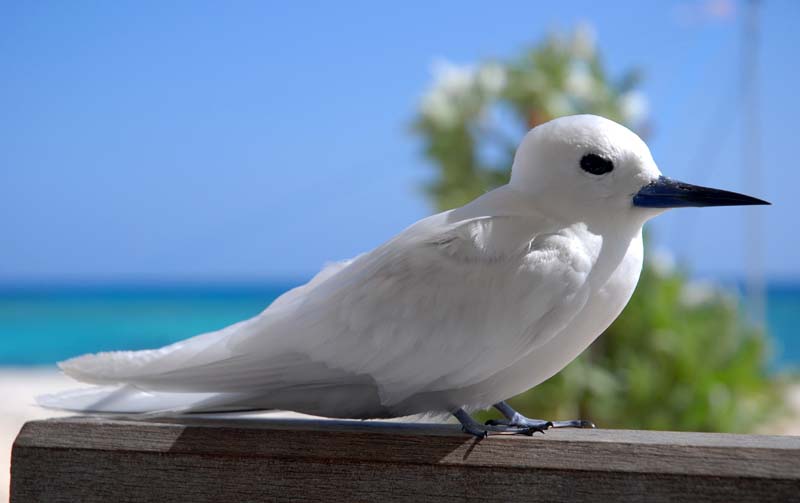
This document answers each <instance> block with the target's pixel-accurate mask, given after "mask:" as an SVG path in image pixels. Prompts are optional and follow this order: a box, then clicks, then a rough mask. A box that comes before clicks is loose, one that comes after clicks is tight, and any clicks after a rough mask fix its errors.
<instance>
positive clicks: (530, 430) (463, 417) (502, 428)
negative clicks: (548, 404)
mask: <svg viewBox="0 0 800 503" xmlns="http://www.w3.org/2000/svg"><path fill="white" fill-rule="evenodd" d="M453 415H454V416H455V417H456V419H458V421H459V422H460V423H461V431H463V432H464V433H469V434H470V435H473V436H475V437H476V438H478V439H479V440H481V439H484V438H486V437H488V436H489V435H497V434H499V435H527V436H529V437H530V436H532V435H533V434H534V433H536V432H541V433H544V429H542V428H537V427H527V426H511V425H506V424H481V423H479V422H478V421H476V420H475V419H473V418H472V416H470V415H469V414H467V413H466V411H465V410H464V409H458V410H456V411H455V412H453Z"/></svg>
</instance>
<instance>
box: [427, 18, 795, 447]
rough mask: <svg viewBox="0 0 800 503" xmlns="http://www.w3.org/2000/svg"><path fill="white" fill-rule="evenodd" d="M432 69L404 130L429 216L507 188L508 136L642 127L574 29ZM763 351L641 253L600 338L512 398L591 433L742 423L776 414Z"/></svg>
mask: <svg viewBox="0 0 800 503" xmlns="http://www.w3.org/2000/svg"><path fill="white" fill-rule="evenodd" d="M435 73H436V74H437V79H436V81H435V83H434V85H433V86H432V88H431V89H430V90H429V91H428V93H427V94H426V95H425V96H424V98H423V100H422V103H421V107H420V111H419V114H418V117H417V118H416V120H415V122H414V130H415V132H416V133H418V134H419V135H420V136H421V137H422V139H423V142H424V148H425V154H426V156H427V157H428V158H429V159H430V160H431V161H432V162H433V164H434V166H435V167H436V169H437V174H438V176H437V177H436V178H435V179H434V180H433V182H431V183H430V184H429V185H428V187H427V192H428V194H429V195H430V196H431V198H432V200H433V202H434V203H435V205H436V206H437V208H438V209H439V210H445V209H449V208H453V207H455V206H460V205H462V204H464V203H466V202H467V201H469V200H471V199H473V198H475V197H477V196H479V195H480V194H482V193H484V192H486V191H487V190H490V189H492V188H494V187H496V186H498V185H501V184H504V183H506V182H507V181H508V178H509V173H510V167H511V163H512V159H513V154H514V149H515V148H516V145H517V144H518V143H519V140H520V139H521V138H522V136H523V135H524V133H525V132H526V131H527V130H528V129H530V128H531V127H534V126H536V125H537V124H540V123H542V122H545V121H547V120H550V119H551V118H554V117H558V116H562V115H570V114H576V113H592V114H597V115H602V116H605V117H608V118H610V119H612V120H615V121H617V122H620V123H622V124H625V125H627V126H629V127H631V128H633V129H634V130H637V131H638V132H639V133H640V134H642V133H643V130H644V129H645V125H646V124H645V115H646V102H645V100H644V98H643V96H642V95H641V94H640V93H639V92H638V91H636V87H637V85H638V83H639V80H640V79H639V75H638V73H637V72H636V71H630V72H627V73H626V74H625V75H623V76H622V78H620V79H611V78H610V77H609V76H608V75H607V73H606V71H605V69H604V66H603V63H602V60H601V58H600V55H599V54H598V53H597V51H596V50H595V47H594V40H593V36H592V33H591V31H590V30H589V29H588V28H586V27H583V28H579V29H578V30H576V31H575V33H573V34H572V35H571V36H569V37H564V36H559V35H551V36H549V37H547V38H546V39H545V40H544V41H543V42H542V43H541V44H539V45H538V46H536V47H534V48H532V49H530V50H528V51H526V52H524V53H523V54H522V55H521V56H520V57H519V58H517V59H513V60H511V61H508V62H501V61H489V62H486V63H483V64H481V65H477V66H474V67H464V66H456V65H453V64H451V63H447V62H439V63H437V64H436V66H435ZM767 346H768V345H767V341H766V338H765V335H764V334H762V333H761V332H760V331H758V330H755V329H753V328H752V327H749V326H748V325H747V324H746V323H745V322H744V321H743V319H742V318H741V317H740V315H739V312H738V309H737V305H736V302H735V301H734V300H733V299H731V298H729V297H727V296H726V295H725V294H723V293H721V292H720V291H718V290H716V289H714V288H712V287H709V286H703V285H698V284H695V283H691V282H689V281H687V279H686V278H685V276H684V275H683V274H682V273H681V272H679V271H676V270H674V268H666V267H656V266H655V265H654V264H653V261H648V262H646V264H645V267H644V270H643V272H642V277H641V279H640V281H639V285H638V287H637V289H636V293H635V294H634V296H633V298H632V299H631V301H630V303H629V304H628V306H627V308H626V309H625V311H624V312H623V313H622V315H621V316H620V317H619V318H618V319H617V320H616V321H615V322H614V324H613V325H612V326H611V327H610V328H609V329H608V330H607V331H606V333H605V334H603V335H602V336H601V337H600V338H599V339H598V340H597V341H596V342H595V343H594V344H593V345H592V346H591V347H590V348H589V350H587V351H586V352H584V354H583V355H581V356H580V357H579V358H578V359H576V360H575V361H574V362H572V363H571V364H570V365H569V366H567V367H566V368H565V369H564V370H563V371H562V372H560V373H559V374H557V375H556V376H555V377H553V378H551V379H550V380H548V381H547V382H545V383H543V384H541V385H539V386H537V387H536V388H535V389H534V390H531V391H528V392H527V393H524V394H522V395H520V396H518V397H516V398H514V399H513V400H511V403H512V404H513V405H514V406H515V407H517V408H518V409H519V410H520V411H522V412H523V413H527V414H529V415H530V416H532V417H547V418H551V419H565V418H573V417H581V418H584V419H590V420H593V421H595V422H596V423H597V424H599V425H602V426H603V427H612V428H647V429H670V430H695V431H728V432H745V431H751V430H752V429H753V428H755V427H756V426H757V425H758V424H760V423H761V422H762V421H764V420H765V419H768V418H770V417H771V416H772V415H774V414H775V413H776V412H778V411H779V410H780V403H781V402H780V396H781V385H780V383H779V382H778V381H776V380H775V379H774V378H772V377H771V375H770V374H769V373H768V372H767V369H766V359H767V349H768V347H767ZM487 417H496V416H495V415H493V414H492V413H491V412H488V413H486V414H485V415H484V418H487Z"/></svg>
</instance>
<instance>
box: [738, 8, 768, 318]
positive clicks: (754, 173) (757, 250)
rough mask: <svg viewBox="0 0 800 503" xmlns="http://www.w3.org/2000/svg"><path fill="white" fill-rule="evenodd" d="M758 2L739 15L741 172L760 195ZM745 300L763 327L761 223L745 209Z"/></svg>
mask: <svg viewBox="0 0 800 503" xmlns="http://www.w3.org/2000/svg"><path fill="white" fill-rule="evenodd" d="M759 4H760V0H747V1H746V2H745V12H744V15H743V16H742V42H741V44H742V47H741V51H742V62H741V71H742V74H741V92H742V97H741V100H742V113H743V118H744V120H743V121H742V133H743V134H742V169H743V172H744V182H745V186H746V189H747V191H749V192H751V193H754V194H760V193H761V162H760V161H761V124H760V117H759V113H758V112H759V100H758V90H759V88H758V83H759V82H758V65H759V59H758V56H759V48H760V47H759V46H760V31H759V25H760V16H759V6H760V5H759ZM744 224H745V228H744V231H745V232H744V238H745V261H746V273H747V279H746V300H747V307H748V311H749V314H750V317H751V320H752V321H753V322H754V323H755V324H756V325H758V326H759V327H761V328H763V327H764V324H765V308H766V305H765V304H766V299H765V297H766V289H765V282H764V266H763V253H762V250H763V242H764V232H763V222H762V219H761V211H759V210H758V209H756V208H755V207H751V208H746V209H745V221H744Z"/></svg>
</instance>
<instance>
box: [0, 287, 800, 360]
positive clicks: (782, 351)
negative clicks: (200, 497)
mask: <svg viewBox="0 0 800 503" xmlns="http://www.w3.org/2000/svg"><path fill="white" fill-rule="evenodd" d="M299 283H300V282H295V283H293V282H289V281H286V282H273V283H270V284H266V285H259V286H252V285H244V286H243V285H229V286H213V287H212V286H200V285H182V286H163V285H162V286H131V285H128V286H109V285H95V286H82V287H78V286H52V287H4V288H0V365H6V366H10V365H13V366H24V365H51V364H54V363H55V362H57V361H59V360H63V359H65V358H69V357H72V356H76V355H79V354H82V353H88V352H97V351H109V350H120V349H148V348H156V347H159V346H162V345H164V344H168V343H171V342H174V341H177V340H179V339H183V338H186V337H189V336H192V335H195V334H199V333H202V332H207V331H210V330H216V329H219V328H222V327H224V326H226V325H229V324H231V323H234V322H237V321H240V320H242V319H245V318H248V317H250V316H253V315H255V314H257V313H259V312H260V311H261V310H263V309H264V308H265V307H266V306H267V305H268V304H269V303H270V302H272V300H274V299H275V298H276V297H277V296H278V295H280V294H281V293H283V292H284V291H286V290H287V289H289V288H291V287H293V286H296V285H297V284H299ZM767 324H768V329H769V331H770V334H771V335H772V337H773V341H774V349H775V351H774V358H773V362H772V364H773V368H778V369H780V368H787V367H798V366H800V336H798V334H797V327H798V326H800V284H781V285H770V287H769V288H768V295H767Z"/></svg>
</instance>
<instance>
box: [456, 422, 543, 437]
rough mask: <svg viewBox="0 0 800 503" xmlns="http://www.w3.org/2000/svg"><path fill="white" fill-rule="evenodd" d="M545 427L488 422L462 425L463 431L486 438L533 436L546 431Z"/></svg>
mask: <svg viewBox="0 0 800 503" xmlns="http://www.w3.org/2000/svg"><path fill="white" fill-rule="evenodd" d="M544 430H545V428H539V427H516V426H507V425H487V424H480V423H477V422H476V423H475V424H470V425H463V424H462V425H461V431H463V432H464V433H469V434H470V435H473V436H475V437H477V438H478V439H482V438H486V437H488V436H489V435H527V436H529V437H531V436H533V434H534V433H536V432H539V433H544Z"/></svg>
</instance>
